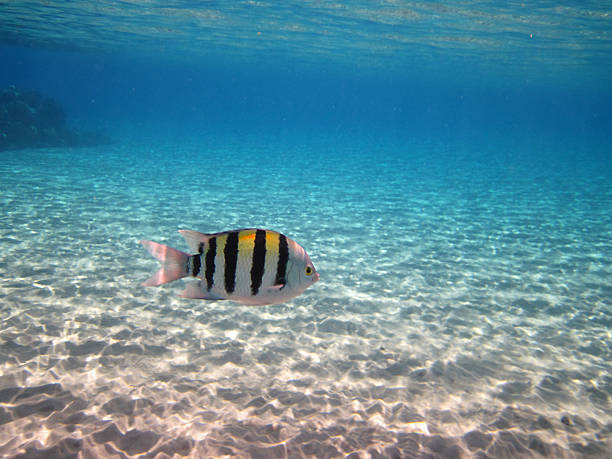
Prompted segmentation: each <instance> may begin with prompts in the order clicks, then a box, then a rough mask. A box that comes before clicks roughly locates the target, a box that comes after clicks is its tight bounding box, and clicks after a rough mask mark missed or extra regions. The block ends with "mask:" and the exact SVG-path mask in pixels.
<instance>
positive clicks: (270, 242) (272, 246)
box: [266, 231, 279, 253]
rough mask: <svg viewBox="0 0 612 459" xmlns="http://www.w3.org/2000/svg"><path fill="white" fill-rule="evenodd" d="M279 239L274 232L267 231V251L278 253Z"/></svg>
mask: <svg viewBox="0 0 612 459" xmlns="http://www.w3.org/2000/svg"><path fill="white" fill-rule="evenodd" d="M278 245H279V237H278V233H276V232H274V231H266V250H267V251H270V252H274V253H278Z"/></svg>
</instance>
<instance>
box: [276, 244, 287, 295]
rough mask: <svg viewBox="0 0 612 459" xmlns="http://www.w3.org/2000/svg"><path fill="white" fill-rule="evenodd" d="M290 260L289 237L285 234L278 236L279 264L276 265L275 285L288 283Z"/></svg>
mask: <svg viewBox="0 0 612 459" xmlns="http://www.w3.org/2000/svg"><path fill="white" fill-rule="evenodd" d="M288 261H289V246H288V245H287V237H286V236H285V235H283V234H281V235H279V238H278V264H277V265H276V279H275V280H274V285H281V284H283V285H284V284H286V283H287V279H286V277H287V262H288Z"/></svg>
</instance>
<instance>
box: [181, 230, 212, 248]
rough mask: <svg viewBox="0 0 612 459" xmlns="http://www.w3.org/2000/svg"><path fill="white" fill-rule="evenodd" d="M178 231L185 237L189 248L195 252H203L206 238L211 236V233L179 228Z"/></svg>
mask: <svg viewBox="0 0 612 459" xmlns="http://www.w3.org/2000/svg"><path fill="white" fill-rule="evenodd" d="M179 233H181V236H183V237H184V238H185V242H187V245H188V246H189V249H190V250H191V251H192V252H195V253H203V252H204V247H206V245H207V244H208V240H209V239H210V238H211V236H212V235H211V234H204V233H198V232H197V231H192V230H179Z"/></svg>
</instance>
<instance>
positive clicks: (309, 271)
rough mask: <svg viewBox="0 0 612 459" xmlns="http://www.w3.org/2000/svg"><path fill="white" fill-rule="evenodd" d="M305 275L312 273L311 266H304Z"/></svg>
mask: <svg viewBox="0 0 612 459" xmlns="http://www.w3.org/2000/svg"><path fill="white" fill-rule="evenodd" d="M306 275H307V276H310V275H312V268H311V267H310V266H306Z"/></svg>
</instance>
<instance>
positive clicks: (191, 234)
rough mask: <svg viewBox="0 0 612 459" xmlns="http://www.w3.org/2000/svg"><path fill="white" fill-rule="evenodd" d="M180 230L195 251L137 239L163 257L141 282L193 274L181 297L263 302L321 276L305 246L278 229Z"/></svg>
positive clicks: (296, 291)
mask: <svg viewBox="0 0 612 459" xmlns="http://www.w3.org/2000/svg"><path fill="white" fill-rule="evenodd" d="M179 233H181V235H182V236H183V237H184V238H185V241H186V242H187V245H189V248H190V249H191V251H192V252H194V255H189V254H188V253H185V252H181V251H180V250H176V249H173V248H172V247H168V246H167V245H163V244H158V243H157V242H153V241H139V242H140V243H141V244H142V245H143V246H144V247H146V249H147V250H148V251H149V252H150V253H151V255H153V256H154V257H155V258H157V259H158V260H160V261H161V263H162V268H161V269H160V270H159V271H157V272H156V273H155V274H153V276H151V277H150V278H149V279H147V280H146V281H145V282H143V283H142V285H144V286H152V285H161V284H165V283H167V282H172V281H174V280H176V279H181V278H183V277H197V278H198V279H199V281H198V282H195V283H191V284H189V285H188V286H187V288H186V289H185V290H184V291H183V293H182V294H181V296H182V297H184V298H201V299H205V300H233V301H237V302H239V303H243V304H252V305H264V304H275V303H283V302H285V301H288V300H290V299H292V298H294V297H296V296H298V295H299V294H300V293H302V292H303V291H304V290H306V289H307V288H308V287H310V286H311V285H312V284H314V283H315V282H317V281H318V280H319V273H318V272H317V270H316V269H315V267H314V265H313V264H312V261H310V257H309V256H308V254H307V253H306V251H305V250H304V249H303V248H302V247H300V245H299V244H298V243H296V242H295V241H293V240H291V239H289V238H288V237H287V236H285V235H283V234H280V233H277V232H276V231H270V230H263V229H241V230H234V231H225V232H223V233H214V234H203V233H198V232H197V231H191V230H179Z"/></svg>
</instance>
